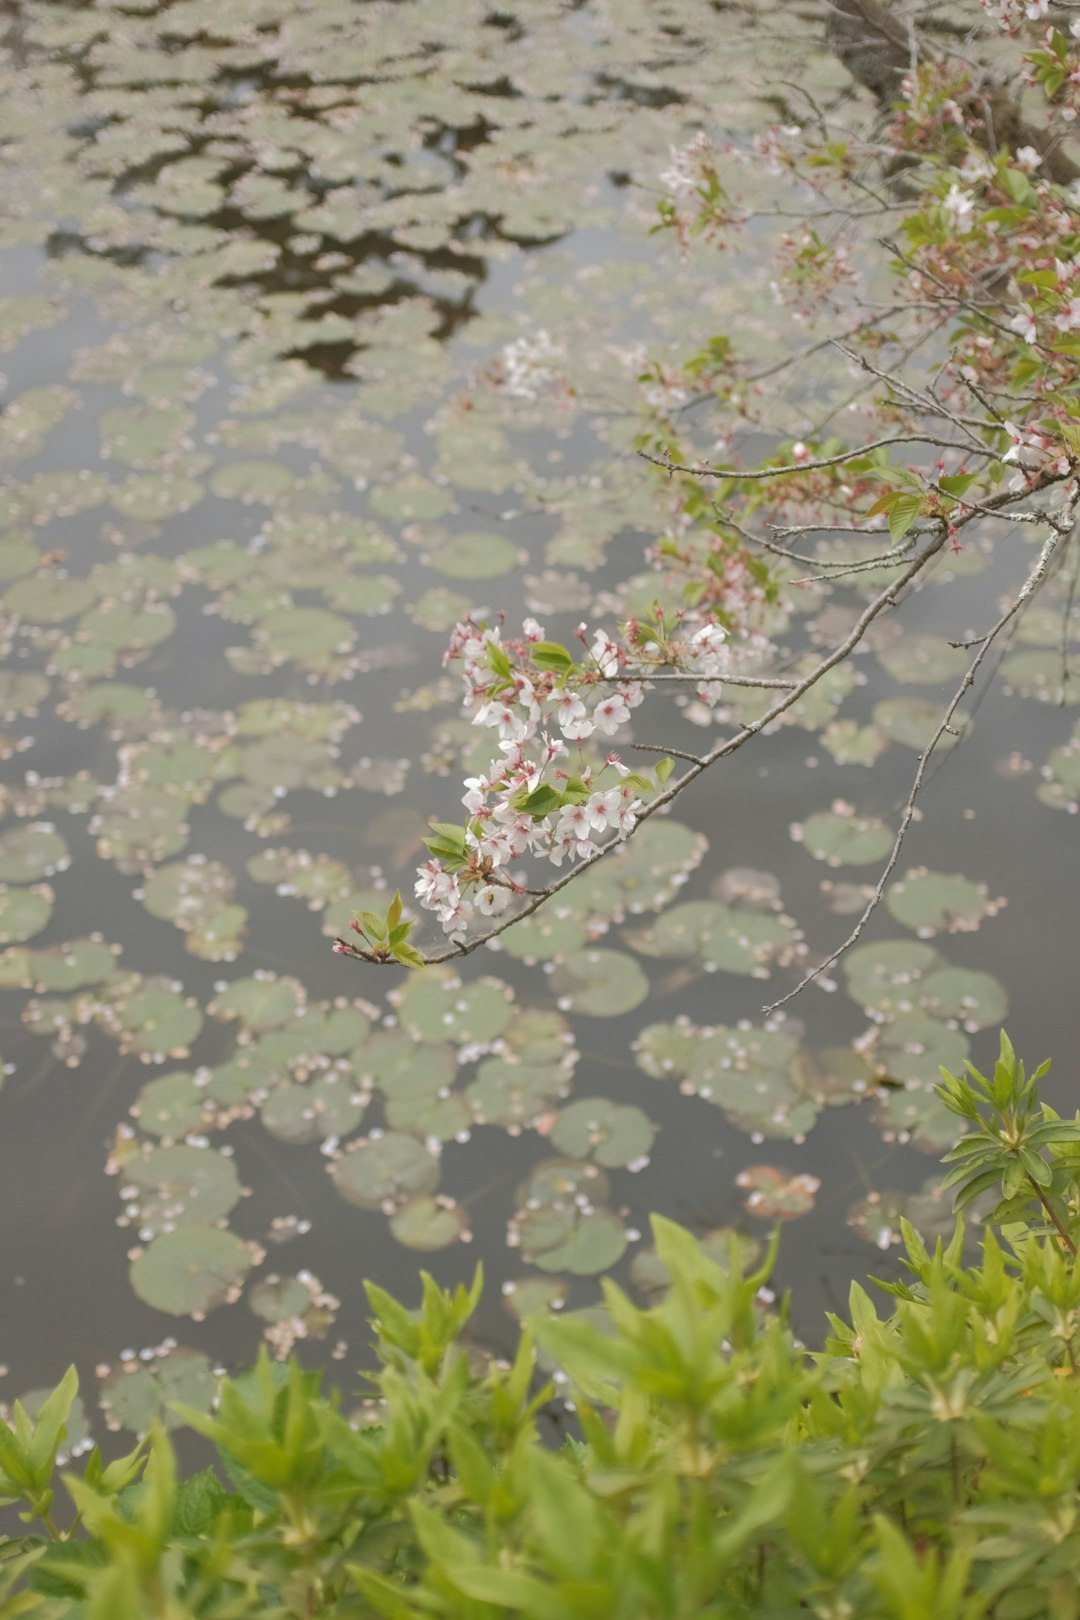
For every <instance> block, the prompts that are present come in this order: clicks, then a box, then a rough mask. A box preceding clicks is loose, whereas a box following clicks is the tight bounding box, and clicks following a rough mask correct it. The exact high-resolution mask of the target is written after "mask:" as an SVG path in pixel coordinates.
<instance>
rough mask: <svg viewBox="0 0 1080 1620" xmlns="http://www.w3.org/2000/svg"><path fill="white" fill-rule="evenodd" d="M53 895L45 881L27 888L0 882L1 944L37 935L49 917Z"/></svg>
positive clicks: (46, 923) (20, 941)
mask: <svg viewBox="0 0 1080 1620" xmlns="http://www.w3.org/2000/svg"><path fill="white" fill-rule="evenodd" d="M54 898H55V897H54V895H53V891H52V889H50V887H49V885H48V884H47V883H38V884H35V885H34V887H33V888H30V889H23V888H15V889H9V888H8V887H7V885H6V884H0V945H19V944H22V942H23V941H24V940H27V939H33V937H34V935H35V934H40V933H41V931H42V929H43V928H46V927H47V926H48V923H49V919H50V917H51V916H52V913H53V900H54Z"/></svg>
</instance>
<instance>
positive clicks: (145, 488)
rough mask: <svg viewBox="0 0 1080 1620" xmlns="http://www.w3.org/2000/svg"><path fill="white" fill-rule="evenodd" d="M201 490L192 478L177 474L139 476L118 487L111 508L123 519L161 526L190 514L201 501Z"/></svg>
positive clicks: (165, 472) (146, 474)
mask: <svg viewBox="0 0 1080 1620" xmlns="http://www.w3.org/2000/svg"><path fill="white" fill-rule="evenodd" d="M204 493H205V492H204V490H203V487H202V485H201V484H197V483H196V482H195V480H194V478H186V477H185V476H184V474H183V473H178V472H169V471H161V472H153V473H138V474H136V475H135V476H133V477H131V478H129V479H127V480H126V482H125V483H123V484H117V485H115V486H114V487H113V489H112V492H111V499H112V504H113V506H114V507H115V508H116V510H117V511H118V512H119V513H120V514H121V516H122V517H128V518H137V519H140V520H142V521H143V522H146V523H160V522H162V521H163V520H164V519H165V518H170V517H179V516H181V515H182V514H183V513H184V512H190V511H191V509H192V507H193V506H197V505H198V504H199V502H200V501H201V500H202V498H203V495H204Z"/></svg>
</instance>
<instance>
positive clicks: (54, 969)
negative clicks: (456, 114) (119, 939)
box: [27, 936, 116, 995]
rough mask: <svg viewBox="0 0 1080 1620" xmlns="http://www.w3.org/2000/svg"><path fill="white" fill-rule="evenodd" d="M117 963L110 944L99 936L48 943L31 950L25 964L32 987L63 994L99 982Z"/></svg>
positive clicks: (107, 975)
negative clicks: (39, 948)
mask: <svg viewBox="0 0 1080 1620" xmlns="http://www.w3.org/2000/svg"><path fill="white" fill-rule="evenodd" d="M115 966H116V956H115V953H114V951H113V948H112V946H111V945H108V944H106V942H105V941H104V940H103V939H101V938H100V936H91V937H90V938H89V939H74V940H69V941H68V942H66V943H65V944H63V945H50V946H48V947H47V948H46V949H45V950H38V951H30V952H29V953H28V956H27V967H28V969H29V973H30V978H31V980H32V981H33V983H34V986H35V988H36V989H37V990H38V991H39V992H40V991H46V990H48V991H52V992H53V993H54V994H58V995H66V994H67V993H68V992H69V991H71V990H80V989H82V988H83V987H84V986H85V985H90V984H100V983H101V982H102V980H104V979H107V978H108V977H109V976H110V974H111V973H112V972H113V969H114V968H115Z"/></svg>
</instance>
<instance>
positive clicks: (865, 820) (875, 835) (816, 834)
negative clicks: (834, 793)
mask: <svg viewBox="0 0 1080 1620" xmlns="http://www.w3.org/2000/svg"><path fill="white" fill-rule="evenodd" d="M791 835H792V837H793V838H794V839H795V842H796V843H799V844H802V845H803V847H804V848H805V849H806V851H807V853H808V854H810V855H812V856H813V857H814V859H815V860H816V861H827V862H828V864H829V865H830V866H869V865H871V864H873V863H876V862H878V861H882V860H884V859H885V857H886V855H888V853H889V851H890V850H891V849H892V846H893V839H894V837H895V834H894V833H893V832H892V831H891V830H890V829H889V828H888V827H887V826H886V825H885V823H884V822H883V821H879V820H878V818H877V817H876V816H860V815H858V814H857V813H856V811H855V810H854V809H853V808H852V806H851V805H849V804H842V803H841V802H840V801H837V803H836V804H834V805H833V807H832V809H831V810H821V811H819V812H818V814H817V815H814V816H808V817H807V819H806V820H805V821H804V822H802V823H801V824H800V823H798V822H796V824H795V825H794V826H793V827H792V829H791Z"/></svg>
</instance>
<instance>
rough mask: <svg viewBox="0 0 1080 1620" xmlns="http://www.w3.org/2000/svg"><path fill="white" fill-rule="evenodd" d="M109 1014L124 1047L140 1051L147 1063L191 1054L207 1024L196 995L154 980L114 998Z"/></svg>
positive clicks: (112, 1025) (139, 1053) (132, 1050)
mask: <svg viewBox="0 0 1080 1620" xmlns="http://www.w3.org/2000/svg"><path fill="white" fill-rule="evenodd" d="M105 1016H106V1019H107V1022H108V1024H109V1026H110V1027H111V1028H113V1029H115V1031H116V1034H117V1035H118V1037H119V1039H120V1043H121V1047H122V1049H123V1050H124V1051H126V1052H137V1053H138V1055H139V1056H140V1057H141V1058H142V1059H143V1061H144V1062H147V1063H164V1062H165V1059H166V1058H168V1057H173V1058H183V1057H187V1055H188V1051H189V1048H190V1044H191V1042H192V1041H193V1040H194V1039H195V1037H196V1036H197V1035H198V1033H199V1031H200V1030H201V1029H202V1026H203V1015H202V1013H201V1012H200V1011H199V1009H198V1007H197V1006H196V1005H195V1003H194V1000H193V999H191V998H185V997H184V996H183V995H182V994H181V992H180V991H179V990H174V989H173V988H172V987H171V986H170V985H166V984H159V983H155V982H154V981H153V980H147V981H146V983H145V984H144V985H143V987H142V988H141V989H137V990H134V991H133V992H132V993H131V994H130V995H125V996H123V997H122V998H121V999H120V1000H118V1001H114V1002H112V1003H111V1004H110V1006H109V1007H108V1008H107V1009H106V1014H105Z"/></svg>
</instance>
